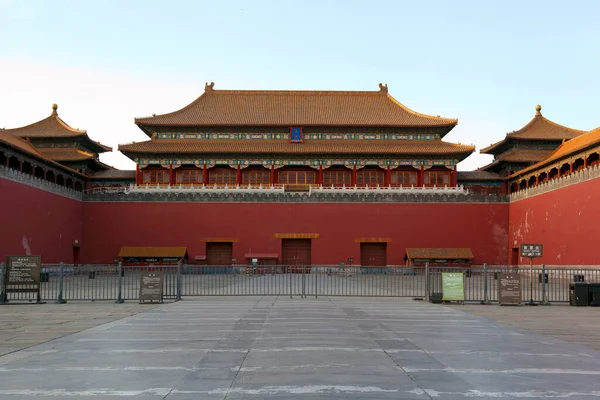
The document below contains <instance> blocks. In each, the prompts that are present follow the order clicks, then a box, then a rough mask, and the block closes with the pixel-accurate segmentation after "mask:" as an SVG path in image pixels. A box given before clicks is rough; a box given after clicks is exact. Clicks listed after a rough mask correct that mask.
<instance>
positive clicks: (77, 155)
mask: <svg viewBox="0 0 600 400" xmlns="http://www.w3.org/2000/svg"><path fill="white" fill-rule="evenodd" d="M38 151H39V152H40V153H42V154H43V155H44V156H46V157H48V158H49V159H51V160H54V161H59V162H60V161H83V160H93V159H94V154H93V153H89V152H87V151H82V150H79V149H74V148H72V147H69V148H38Z"/></svg>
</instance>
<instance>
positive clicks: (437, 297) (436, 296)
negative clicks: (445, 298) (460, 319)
mask: <svg viewBox="0 0 600 400" xmlns="http://www.w3.org/2000/svg"><path fill="white" fill-rule="evenodd" d="M429 301H430V302H432V303H435V304H440V303H441V302H442V293H431V294H430V295H429Z"/></svg>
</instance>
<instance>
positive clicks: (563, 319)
mask: <svg viewBox="0 0 600 400" xmlns="http://www.w3.org/2000/svg"><path fill="white" fill-rule="evenodd" d="M450 307H453V308H455V309H456V310H460V311H464V312H467V313H469V314H473V315H478V316H481V317H486V318H489V319H491V320H494V321H497V322H501V323H503V324H505V325H507V326H509V327H515V328H519V329H527V330H528V331H531V332H535V333H539V334H542V335H546V336H552V337H555V338H558V339H562V340H566V341H567V342H571V343H577V344H581V345H583V346H586V347H589V348H592V349H596V350H600V308H598V307H571V306H569V305H568V304H565V303H553V304H552V305H551V306H533V307H529V306H521V307H500V306H498V305H492V306H482V305H475V304H466V305H464V306H463V305H451V306H450Z"/></svg>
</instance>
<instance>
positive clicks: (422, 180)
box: [418, 165, 425, 186]
mask: <svg viewBox="0 0 600 400" xmlns="http://www.w3.org/2000/svg"><path fill="white" fill-rule="evenodd" d="M418 186H425V167H424V166H422V165H421V169H420V170H419V182H418Z"/></svg>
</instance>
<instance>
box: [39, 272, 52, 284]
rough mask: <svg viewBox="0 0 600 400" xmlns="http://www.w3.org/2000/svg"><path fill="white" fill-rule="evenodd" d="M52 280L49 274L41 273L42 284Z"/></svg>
mask: <svg viewBox="0 0 600 400" xmlns="http://www.w3.org/2000/svg"><path fill="white" fill-rule="evenodd" d="M49 280H50V273H49V272H41V273H40V282H48V281H49Z"/></svg>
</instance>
